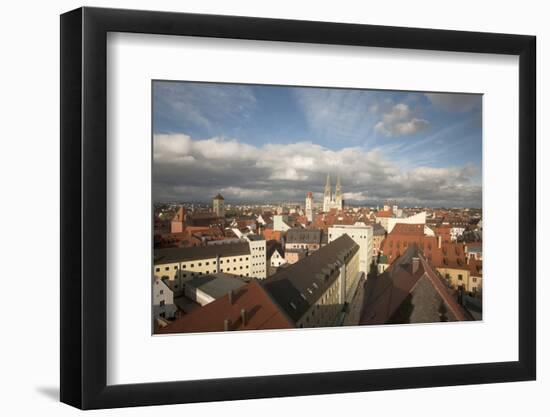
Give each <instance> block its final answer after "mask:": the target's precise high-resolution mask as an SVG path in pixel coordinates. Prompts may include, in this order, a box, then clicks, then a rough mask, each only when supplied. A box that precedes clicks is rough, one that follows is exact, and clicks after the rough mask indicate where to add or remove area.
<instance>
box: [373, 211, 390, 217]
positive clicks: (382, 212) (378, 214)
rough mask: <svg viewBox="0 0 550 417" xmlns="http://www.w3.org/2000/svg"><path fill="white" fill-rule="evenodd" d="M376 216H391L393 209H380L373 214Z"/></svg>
mask: <svg viewBox="0 0 550 417" xmlns="http://www.w3.org/2000/svg"><path fill="white" fill-rule="evenodd" d="M375 216H376V217H393V210H385V211H384V210H380V211H378V212H377V213H376V214H375Z"/></svg>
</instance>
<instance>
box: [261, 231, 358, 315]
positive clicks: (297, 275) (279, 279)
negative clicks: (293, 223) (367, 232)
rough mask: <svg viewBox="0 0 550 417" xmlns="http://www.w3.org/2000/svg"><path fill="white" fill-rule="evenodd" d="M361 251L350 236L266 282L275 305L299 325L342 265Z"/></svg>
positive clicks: (336, 275)
mask: <svg viewBox="0 0 550 417" xmlns="http://www.w3.org/2000/svg"><path fill="white" fill-rule="evenodd" d="M358 250H359V246H358V245H357V244H356V243H355V242H354V241H353V240H352V239H351V238H350V237H349V236H348V235H342V236H340V237H339V238H338V239H336V240H334V241H333V242H331V243H329V244H328V245H326V246H323V247H322V248H321V249H319V250H317V251H315V252H313V253H312V254H311V255H309V256H306V257H305V258H303V259H302V260H300V261H299V262H297V263H295V264H293V265H291V266H289V267H288V268H285V269H283V270H281V271H280V272H277V273H276V274H275V275H273V276H271V277H269V278H267V279H266V280H265V281H264V286H265V288H266V289H267V291H268V292H269V293H270V294H271V296H272V297H273V298H274V299H275V301H276V302H277V303H278V304H279V305H280V306H281V307H282V308H283V309H284V310H285V311H286V312H287V314H288V315H289V316H290V317H291V318H292V319H293V320H294V321H297V320H299V319H300V317H302V315H303V314H304V313H305V312H306V311H307V310H308V309H309V308H310V306H311V305H313V304H315V302H316V301H317V300H318V299H319V298H320V297H321V296H322V295H323V294H324V293H325V291H326V289H327V288H328V287H330V286H331V285H332V284H333V283H334V281H335V280H336V279H337V278H338V275H339V267H338V266H339V265H341V264H342V263H343V262H346V261H347V260H348V259H349V258H350V256H352V255H353V254H354V253H356V252H357V251H358Z"/></svg>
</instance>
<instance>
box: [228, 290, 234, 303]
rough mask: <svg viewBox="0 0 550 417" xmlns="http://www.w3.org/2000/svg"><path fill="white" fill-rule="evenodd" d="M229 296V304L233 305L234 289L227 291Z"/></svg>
mask: <svg viewBox="0 0 550 417" xmlns="http://www.w3.org/2000/svg"><path fill="white" fill-rule="evenodd" d="M227 297H228V298H229V305H233V290H230V291H229V292H228V293H227Z"/></svg>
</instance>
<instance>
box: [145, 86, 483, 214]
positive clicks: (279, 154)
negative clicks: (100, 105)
mask: <svg viewBox="0 0 550 417" xmlns="http://www.w3.org/2000/svg"><path fill="white" fill-rule="evenodd" d="M481 136H482V132H481V95H468V94H442V93H411V92H402V91H376V90H351V89H330V88H309V87H308V88H304V87H280V86H261V85H244V84H239V85H236V84H218V83H191V82H167V81H155V82H154V83H153V154H154V155H153V158H154V160H153V162H154V163H153V197H154V199H155V201H195V202H198V201H204V202H206V201H210V200H211V198H212V197H213V196H214V195H215V194H217V193H218V192H220V193H221V194H222V195H223V196H224V197H225V199H226V201H227V202H228V203H231V202H260V201H266V202H274V201H285V200H290V201H301V200H302V199H303V198H304V197H305V194H306V193H307V192H308V191H312V192H313V193H314V197H315V199H316V200H317V201H320V199H321V198H322V193H323V189H324V184H325V180H326V175H327V173H330V175H331V177H332V178H333V184H334V182H335V178H336V176H337V175H340V177H341V181H342V188H343V190H344V193H345V194H344V197H345V199H346V200H347V201H348V202H350V203H353V204H368V205H377V204H380V203H382V202H383V201H384V200H385V199H392V200H397V201H399V202H400V203H401V205H409V206H410V205H420V206H437V207H439V206H446V207H481V160H482V138H481Z"/></svg>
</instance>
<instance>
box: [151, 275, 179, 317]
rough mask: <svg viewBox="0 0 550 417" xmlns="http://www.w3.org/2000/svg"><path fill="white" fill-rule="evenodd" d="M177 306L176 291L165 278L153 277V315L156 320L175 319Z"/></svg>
mask: <svg viewBox="0 0 550 417" xmlns="http://www.w3.org/2000/svg"><path fill="white" fill-rule="evenodd" d="M176 311H177V307H176V305H175V304H174V293H173V292H172V290H171V289H170V287H169V286H168V285H167V284H166V283H165V282H164V280H163V279H161V278H158V277H156V276H155V277H154V278H153V317H154V318H155V320H157V319H160V320H163V319H173V318H174V317H175V316H176Z"/></svg>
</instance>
